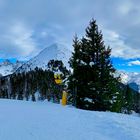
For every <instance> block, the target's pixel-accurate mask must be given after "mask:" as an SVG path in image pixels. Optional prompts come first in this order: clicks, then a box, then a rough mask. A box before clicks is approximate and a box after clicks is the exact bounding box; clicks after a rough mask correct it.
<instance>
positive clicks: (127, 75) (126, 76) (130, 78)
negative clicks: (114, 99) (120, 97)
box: [119, 71, 140, 92]
mask: <svg viewBox="0 0 140 140" xmlns="http://www.w3.org/2000/svg"><path fill="white" fill-rule="evenodd" d="M119 73H120V76H121V79H122V80H121V81H122V83H124V84H129V86H130V87H131V88H132V89H134V90H136V91H138V92H140V73H136V72H122V71H120V72H119Z"/></svg>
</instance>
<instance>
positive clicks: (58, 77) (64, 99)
mask: <svg viewBox="0 0 140 140" xmlns="http://www.w3.org/2000/svg"><path fill="white" fill-rule="evenodd" d="M54 79H55V83H56V84H58V85H61V84H62V82H63V80H62V79H61V75H60V74H58V73H57V74H54ZM61 104H62V105H63V106H65V105H66V104H67V92H66V91H63V92H62V100H61Z"/></svg>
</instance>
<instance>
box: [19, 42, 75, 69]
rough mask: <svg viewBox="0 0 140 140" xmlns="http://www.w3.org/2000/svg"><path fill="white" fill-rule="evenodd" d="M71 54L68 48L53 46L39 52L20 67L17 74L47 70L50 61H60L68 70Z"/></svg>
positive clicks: (60, 45) (59, 45)
mask: <svg viewBox="0 0 140 140" xmlns="http://www.w3.org/2000/svg"><path fill="white" fill-rule="evenodd" d="M71 55H72V52H71V51H70V50H69V49H68V47H66V46H64V45H62V44H53V45H51V46H49V47H47V48H45V49H44V50H43V51H41V52H40V53H39V54H38V55H37V56H35V57H34V58H32V59H30V60H29V61H28V62H27V63H25V64H24V65H22V67H20V68H19V69H18V70H17V72H23V71H26V72H27V71H30V70H34V69H35V68H36V67H39V68H42V69H44V70H45V69H47V64H48V62H49V61H50V60H52V59H54V60H62V61H63V63H64V65H65V66H66V67H67V68H68V67H69V64H68V61H69V58H70V57H71Z"/></svg>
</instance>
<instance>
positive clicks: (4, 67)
mask: <svg viewBox="0 0 140 140" xmlns="http://www.w3.org/2000/svg"><path fill="white" fill-rule="evenodd" d="M22 64H23V62H20V61H17V62H16V63H11V62H10V61H8V60H6V61H4V62H2V63H0V74H1V75H2V76H6V75H9V74H12V73H14V72H15V71H16V70H17V69H18V68H19V67H20V66H21V65H22Z"/></svg>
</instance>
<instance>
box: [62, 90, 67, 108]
mask: <svg viewBox="0 0 140 140" xmlns="http://www.w3.org/2000/svg"><path fill="white" fill-rule="evenodd" d="M66 104H67V92H66V91H63V95H62V105H63V106H65V105H66Z"/></svg>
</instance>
